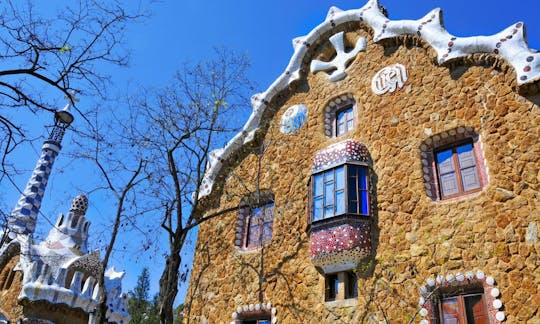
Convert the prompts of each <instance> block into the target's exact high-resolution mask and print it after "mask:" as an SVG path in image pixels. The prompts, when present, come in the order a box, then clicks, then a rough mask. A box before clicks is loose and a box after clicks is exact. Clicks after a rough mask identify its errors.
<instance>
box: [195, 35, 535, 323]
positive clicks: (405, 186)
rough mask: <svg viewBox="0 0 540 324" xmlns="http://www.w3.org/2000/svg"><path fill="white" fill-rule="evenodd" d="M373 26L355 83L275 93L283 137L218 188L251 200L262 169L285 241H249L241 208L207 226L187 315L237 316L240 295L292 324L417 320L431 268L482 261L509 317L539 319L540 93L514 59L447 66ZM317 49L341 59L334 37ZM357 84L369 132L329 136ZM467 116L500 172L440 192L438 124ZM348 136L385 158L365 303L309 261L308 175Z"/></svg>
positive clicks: (378, 160)
mask: <svg viewBox="0 0 540 324" xmlns="http://www.w3.org/2000/svg"><path fill="white" fill-rule="evenodd" d="M366 30H369V29H366ZM366 30H364V29H362V28H358V29H357V30H355V31H353V32H349V33H347V38H351V39H355V38H357V37H358V36H359V35H360V36H363V37H366V38H367V40H368V42H367V49H366V51H365V52H360V53H359V54H358V55H357V56H356V59H355V61H354V62H353V63H352V65H351V66H349V67H348V68H347V70H346V72H347V74H348V76H347V77H346V78H345V79H344V80H342V81H339V82H329V81H328V78H327V75H326V74H325V73H323V72H318V73H316V74H315V75H313V74H308V75H307V78H306V79H304V80H303V81H301V83H300V84H298V85H297V86H296V87H295V88H293V90H292V92H291V93H290V94H286V95H284V96H283V97H284V98H283V99H277V100H276V101H275V102H272V103H271V104H273V105H275V106H277V107H279V110H277V112H276V113H275V115H274V116H273V118H272V120H271V123H270V126H269V128H268V131H267V132H266V134H265V136H264V139H263V142H264V143H267V144H268V143H269V147H268V148H267V149H266V151H265V153H264V154H262V156H259V157H258V155H256V154H250V155H248V156H246V157H245V158H242V159H241V161H239V163H238V165H237V166H236V167H235V168H234V171H233V172H230V173H229V176H228V177H227V180H226V181H225V182H224V183H223V184H222V185H221V186H222V194H221V195H220V197H219V198H218V199H220V208H229V207H233V206H235V205H238V204H239V202H240V199H241V198H243V197H245V196H248V195H249V194H250V193H251V192H253V191H255V190H256V189H257V187H256V184H257V181H256V180H257V179H259V180H260V189H269V190H271V191H272V193H273V194H274V195H275V210H274V225H273V237H272V240H271V242H270V244H269V245H268V246H266V247H265V248H264V249H261V250H256V251H251V252H242V251H240V250H238V249H237V248H236V247H235V246H234V239H235V234H236V227H237V213H234V212H233V213H229V214H227V215H224V216H223V217H220V218H216V219H213V220H211V221H209V222H207V223H205V224H203V225H201V227H200V230H199V234H198V241H197V246H196V249H197V250H196V255H195V259H194V267H193V272H192V275H191V279H190V287H189V290H188V296H187V299H186V303H188V306H187V309H186V312H185V313H186V318H187V320H186V322H188V323H199V322H203V323H204V322H209V323H229V322H231V321H232V317H231V315H232V313H233V312H235V311H236V310H237V308H238V307H239V306H243V305H249V304H257V303H261V302H264V303H268V302H271V303H272V307H275V308H276V317H277V319H278V323H334V322H335V321H336V320H337V319H340V320H341V322H343V323H348V322H355V323H364V322H368V323H378V322H380V321H384V320H385V319H387V320H389V321H391V322H396V323H406V322H407V321H408V319H409V318H410V317H411V316H413V315H414V314H415V313H416V311H417V310H418V309H419V306H418V299H419V297H420V293H419V287H420V286H422V285H425V280H426V279H427V278H430V277H431V278H433V277H435V276H436V275H438V274H440V275H443V276H444V275H446V274H447V273H456V272H461V273H465V272H466V271H476V270H482V271H484V272H485V273H486V274H489V275H490V276H492V277H493V278H494V279H495V281H496V286H497V287H498V288H499V289H500V292H501V295H500V299H501V300H502V302H503V304H504V312H505V314H506V316H507V322H508V323H538V317H539V316H540V311H539V307H540V289H539V288H538V287H539V286H540V272H539V271H540V267H539V266H540V259H539V257H538V254H539V252H540V243H539V242H538V233H537V230H536V231H535V228H537V227H538V224H540V201H539V191H538V189H539V182H540V172H539V161H538V159H539V156H540V142H539V138H540V137H539V135H540V134H539V133H540V126H539V125H540V107H539V103H540V96H538V95H537V96H536V97H523V96H520V95H519V94H518V92H517V90H516V81H515V73H514V71H513V70H512V69H511V68H507V66H506V65H505V64H504V63H503V64H502V69H495V68H493V67H491V66H482V64H467V65H463V66H456V67H453V68H449V67H441V66H438V65H436V64H435V63H434V61H435V60H434V58H435V55H434V54H433V52H432V50H431V49H429V48H424V47H422V46H421V45H418V46H415V45H411V44H407V45H403V43H402V45H397V46H393V47H391V46H390V45H387V46H383V45H382V44H375V43H373V41H372V38H371V36H370V34H369V32H368V31H366ZM316 51H317V52H316V53H315V55H314V56H317V55H319V54H321V55H326V56H331V51H329V50H328V46H323V47H321V48H319V49H316ZM328 52H330V54H328ZM473 59H474V60H476V62H481V58H480V57H473ZM474 60H473V61H474ZM394 63H400V64H403V65H404V66H405V67H406V69H407V73H408V80H407V81H406V82H405V85H404V87H403V88H402V89H398V90H396V91H395V92H394V93H387V94H384V95H380V96H378V95H375V94H374V93H373V92H372V90H371V79H372V77H373V76H374V75H375V74H376V73H377V72H378V71H379V70H380V69H382V68H384V67H386V66H388V65H391V64H394ZM308 64H309V63H308ZM347 93H352V94H353V95H354V98H355V99H356V103H357V119H356V123H357V124H356V125H357V126H356V129H355V130H354V131H353V132H352V133H348V134H347V135H345V136H343V137H339V138H327V137H326V136H325V132H324V108H325V107H326V105H327V104H328V102H330V101H331V100H332V99H333V98H335V97H336V96H337V95H341V94H347ZM295 104H304V105H306V106H307V108H308V119H307V121H306V123H305V124H304V126H303V127H302V128H300V130H299V131H298V132H297V133H295V134H291V135H284V134H282V133H280V132H279V120H280V119H281V115H282V114H283V113H284V111H285V110H286V109H287V108H288V107H290V106H292V105H295ZM459 126H463V127H466V126H470V127H473V128H474V129H475V130H476V131H477V132H478V133H479V135H480V141H481V142H482V149H483V154H484V157H485V159H486V164H487V168H488V170H487V173H488V177H489V183H488V184H487V186H486V187H484V189H483V190H482V191H481V192H480V193H476V194H472V195H469V196H467V197H463V198H460V199H453V200H451V201H433V200H432V199H430V198H429V197H427V195H426V192H425V188H424V179H423V171H422V167H423V166H422V163H421V155H420V152H421V151H420V145H421V144H422V141H424V140H426V139H427V138H428V137H430V136H431V135H428V134H433V135H435V134H438V133H442V132H444V131H447V130H451V129H456V128H457V127H459ZM345 138H354V139H356V140H359V141H361V142H363V143H364V144H365V145H366V146H367V147H368V149H369V151H370V154H371V157H372V159H373V168H374V172H375V174H376V177H377V183H376V199H377V213H376V214H375V215H373V220H374V226H373V228H374V230H373V241H374V243H373V249H374V256H373V257H372V258H371V259H369V260H366V261H365V262H363V263H362V264H360V266H359V268H358V272H359V274H360V279H359V284H358V285H359V297H358V300H357V302H353V303H351V302H350V301H347V302H346V303H344V302H333V303H325V302H324V277H323V275H321V274H320V273H318V272H317V270H316V269H315V267H314V266H313V265H312V264H311V263H310V259H309V234H308V232H307V230H308V219H309V189H308V188H309V187H308V181H309V177H310V175H311V173H310V168H311V163H312V158H313V156H314V154H315V152H316V151H318V150H320V149H324V148H326V147H327V146H329V145H331V144H333V143H336V142H339V141H342V140H343V139H345ZM259 159H261V160H260V161H259ZM259 162H260V163H259ZM259 164H260V165H261V167H260V169H259V168H258V167H257V166H258V165H259ZM258 171H260V177H259V176H258V173H259V172H258ZM220 189H221V188H220ZM209 212H211V211H209ZM419 320H420V317H419V316H417V317H416V319H415V322H418V321H419Z"/></svg>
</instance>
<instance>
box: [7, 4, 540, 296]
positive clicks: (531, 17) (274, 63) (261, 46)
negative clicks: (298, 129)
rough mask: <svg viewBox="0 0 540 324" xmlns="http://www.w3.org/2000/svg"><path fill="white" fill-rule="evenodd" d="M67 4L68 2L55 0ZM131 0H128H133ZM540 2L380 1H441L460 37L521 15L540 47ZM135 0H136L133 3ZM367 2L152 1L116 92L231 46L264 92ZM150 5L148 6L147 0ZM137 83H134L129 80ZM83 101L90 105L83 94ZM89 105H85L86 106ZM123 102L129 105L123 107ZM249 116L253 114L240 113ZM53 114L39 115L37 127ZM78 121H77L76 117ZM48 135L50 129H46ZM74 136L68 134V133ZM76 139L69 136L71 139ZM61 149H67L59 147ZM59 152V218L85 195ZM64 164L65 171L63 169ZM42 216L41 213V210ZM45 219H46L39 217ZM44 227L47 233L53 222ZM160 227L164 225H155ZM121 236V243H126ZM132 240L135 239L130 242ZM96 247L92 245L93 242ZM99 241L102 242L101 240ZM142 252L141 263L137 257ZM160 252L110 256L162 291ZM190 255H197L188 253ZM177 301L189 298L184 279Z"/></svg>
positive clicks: (117, 77) (128, 284) (155, 82)
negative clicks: (319, 30) (335, 12)
mask: <svg viewBox="0 0 540 324" xmlns="http://www.w3.org/2000/svg"><path fill="white" fill-rule="evenodd" d="M54 3H55V4H58V7H59V8H60V7H61V5H60V4H61V3H62V1H59V0H57V1H55V2H54ZM126 3H128V1H126ZM539 3H540V2H539V1H538V0H518V1H504V2H503V1H493V0H492V1H487V0H476V1H470V0H468V1H465V0H446V1H442V0H440V1H436V0H415V1H404V0H387V1H381V4H382V5H383V6H385V7H386V8H387V10H388V13H389V16H390V19H393V20H397V19H418V18H421V17H423V16H424V15H425V14H427V13H428V12H429V11H430V10H432V9H434V8H436V7H440V8H442V10H443V18H444V23H445V27H446V29H447V30H448V31H449V32H450V33H451V34H454V35H457V36H475V35H491V34H494V33H497V32H499V31H501V30H502V29H504V28H506V27H508V26H509V25H511V24H513V23H515V22H517V21H523V22H525V26H526V28H527V33H528V40H529V46H530V47H531V48H535V49H540V17H539V16H540V4H539ZM134 4H135V1H129V5H130V6H133V5H134ZM364 4H365V2H364V1H346V0H340V1H321V0H287V1H284V0H273V1H257V0H182V1H173V0H161V1H158V2H155V3H153V4H151V5H150V6H148V10H150V11H151V12H152V15H151V17H150V18H149V19H148V20H146V21H145V22H143V23H142V24H139V25H134V26H131V27H130V28H129V29H128V35H127V39H128V43H127V44H126V45H127V47H128V48H130V49H131V51H132V60H131V64H130V66H129V67H127V68H122V69H116V68H115V69H113V70H111V72H112V73H113V80H114V82H113V85H112V87H113V88H111V89H110V91H111V92H112V93H117V94H123V93H125V91H126V89H127V88H129V87H132V86H134V85H142V86H151V87H160V86H164V85H166V84H167V82H168V81H169V80H170V78H171V76H172V75H173V73H174V71H175V69H176V68H177V67H179V66H180V64H181V63H182V62H186V61H192V62H193V61H198V60H200V59H205V58H209V57H210V56H211V53H212V47H214V46H225V47H228V48H231V49H234V50H236V51H239V52H245V53H246V54H247V55H248V56H249V57H250V58H251V62H252V68H251V70H250V76H251V78H252V79H253V80H254V81H255V82H256V83H257V85H258V86H257V88H256V91H255V92H262V91H264V90H265V89H266V88H267V87H268V86H269V85H270V84H271V83H272V82H273V81H274V80H275V79H276V77H278V76H279V75H280V74H281V73H282V72H283V70H284V68H285V67H286V66H287V64H288V62H289V59H290V58H291V55H292V53H293V50H292V39H293V38H295V37H298V36H303V35H305V34H307V33H308V32H309V31H310V30H312V29H313V28H314V27H315V26H317V25H318V24H320V23H322V22H323V21H324V18H325V17H326V14H327V12H328V9H329V8H330V6H336V7H339V8H341V9H356V8H360V7H362V6H363V5H364ZM143 6H147V5H146V4H145V5H143ZM128 85H131V86H128ZM82 99H83V100H81V102H80V103H79V106H80V107H83V106H84V105H85V100H87V102H90V101H91V99H90V98H82ZM83 109H84V108H83ZM117 109H122V107H117ZM241 118H244V119H245V118H247V116H241ZM47 123H49V121H48V120H37V121H35V125H36V128H37V131H38V132H42V133H43V132H45V131H44V129H43V128H40V127H42V126H43V125H44V124H47ZM74 127H77V124H76V122H75V125H74ZM42 135H44V134H42ZM68 136H69V135H68ZM68 140H69V139H68ZM38 151H39V147H37V148H29V149H25V150H24V151H22V152H19V154H21V158H20V161H21V164H22V165H24V167H25V168H27V169H29V170H30V169H32V168H33V166H34V164H35V161H36V160H37V154H38V153H39V152H38ZM60 154H62V153H60ZM74 164H75V163H71V162H70V161H69V159H68V158H66V157H63V158H62V156H60V159H59V160H58V162H57V165H56V167H55V170H53V177H52V178H51V181H50V184H49V188H48V189H47V193H46V195H45V198H44V201H43V206H42V212H43V214H44V215H46V216H47V217H48V218H49V219H50V220H51V221H52V222H54V220H55V219H56V215H57V214H58V213H59V212H66V211H67V210H68V209H69V201H70V200H71V199H72V197H74V196H75V195H77V194H78V192H74V189H73V188H75V187H84V185H83V184H81V182H84V177H80V176H79V174H81V173H83V174H84V173H85V172H84V170H81V167H80V166H78V165H76V164H75V165H74ZM59 170H63V172H59ZM29 176H30V173H28V174H24V175H22V176H21V177H19V178H18V179H19V184H18V185H19V186H20V187H24V185H25V183H26V180H27V179H28V178H29ZM3 191H4V193H3V194H4V198H6V201H7V203H6V204H7V205H8V206H9V205H10V204H11V206H14V205H15V203H16V200H17V197H18V194H17V193H16V191H15V190H14V189H13V190H12V189H10V188H3ZM90 203H91V206H90V209H89V211H88V213H87V214H88V217H89V218H90V220H91V221H92V223H93V225H92V227H91V233H90V235H91V237H90V240H92V237H94V238H95V237H98V236H99V233H101V232H102V231H103V230H104V228H103V227H104V226H106V225H105V224H106V221H104V219H106V217H105V215H110V214H112V213H113V209H112V207H110V206H107V205H102V204H99V202H95V201H94V202H92V201H91V202H90ZM40 217H41V216H40ZM40 220H41V221H42V220H43V219H40ZM42 223H45V225H43V226H41V231H42V232H44V233H47V232H48V230H49V228H50V227H49V225H48V224H47V222H45V221H44V222H42ZM156 226H158V225H156ZM129 240H131V238H128V239H127V240H126V239H124V240H122V241H123V242H121V243H120V244H126V241H129ZM128 245H129V244H128ZM90 246H93V245H92V244H90ZM94 246H95V245H94ZM135 259H138V262H135ZM162 260H163V257H162V255H161V253H160V252H159V251H158V252H152V253H150V252H149V253H148V255H137V256H136V257H135V256H134V255H133V254H132V253H130V252H129V247H128V253H124V254H117V255H116V257H114V258H113V259H112V261H111V264H112V265H114V266H115V267H116V268H117V269H122V270H127V271H128V273H127V275H126V277H125V279H124V290H125V291H127V290H130V289H132V288H133V286H134V285H135V283H136V280H137V276H138V275H139V274H140V271H141V268H142V266H145V265H146V266H149V267H150V269H151V276H152V277H151V279H152V287H153V290H152V292H153V293H154V292H156V291H157V283H158V279H159V275H160V274H161V271H162V267H163V265H162ZM188 260H190V258H189V257H188ZM186 285H187V283H186V284H185V285H184V289H181V292H180V296H179V298H178V301H179V302H181V301H182V300H183V299H184V294H185V286H186Z"/></svg>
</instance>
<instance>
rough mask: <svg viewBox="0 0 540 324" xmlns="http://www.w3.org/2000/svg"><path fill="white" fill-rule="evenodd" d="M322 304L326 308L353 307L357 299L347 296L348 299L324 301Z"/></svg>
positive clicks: (356, 303) (356, 304)
mask: <svg viewBox="0 0 540 324" xmlns="http://www.w3.org/2000/svg"><path fill="white" fill-rule="evenodd" d="M324 304H325V306H326V307H328V308H345V307H354V306H358V299H357V298H356V297H354V298H348V299H340V300H332V301H325V302H324Z"/></svg>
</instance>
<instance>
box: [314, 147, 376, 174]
mask: <svg viewBox="0 0 540 324" xmlns="http://www.w3.org/2000/svg"><path fill="white" fill-rule="evenodd" d="M347 162H363V163H367V164H369V163H370V162H371V161H370V157H369V152H368V149H367V147H366V146H365V145H364V144H362V143H360V142H358V141H355V140H352V139H348V140H345V141H343V142H339V143H336V144H332V145H330V146H329V147H327V148H325V149H324V150H320V151H318V152H317V153H315V156H314V157H313V165H312V168H311V171H312V172H313V173H316V172H319V171H322V170H326V169H329V168H331V167H333V166H336V165H340V164H343V163H347Z"/></svg>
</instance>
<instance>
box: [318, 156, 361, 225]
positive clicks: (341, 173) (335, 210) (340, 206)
mask: <svg viewBox="0 0 540 324" xmlns="http://www.w3.org/2000/svg"><path fill="white" fill-rule="evenodd" d="M368 175H369V171H368V168H367V166H364V165H354V164H344V165H341V166H338V167H336V168H333V169H329V170H325V171H323V172H319V173H316V174H314V175H313V177H312V193H313V212H312V220H313V221H314V222H315V221H319V220H322V219H326V218H331V217H334V216H338V215H344V214H356V215H366V216H367V215H369V194H368V192H369V185H368V183H369V181H368Z"/></svg>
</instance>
